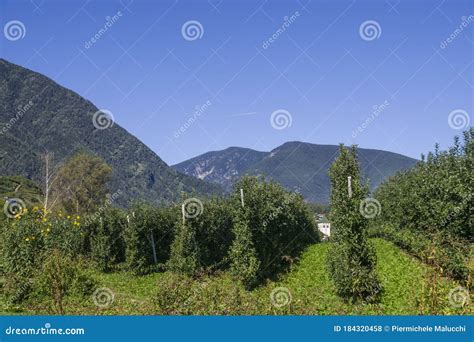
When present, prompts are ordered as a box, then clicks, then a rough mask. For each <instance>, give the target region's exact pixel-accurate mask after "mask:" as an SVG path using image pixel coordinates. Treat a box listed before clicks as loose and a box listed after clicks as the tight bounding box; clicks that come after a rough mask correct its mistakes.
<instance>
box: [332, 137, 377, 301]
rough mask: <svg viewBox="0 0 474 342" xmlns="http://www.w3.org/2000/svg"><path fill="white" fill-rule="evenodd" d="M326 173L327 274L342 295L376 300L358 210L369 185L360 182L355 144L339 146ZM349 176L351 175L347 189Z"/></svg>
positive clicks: (364, 225)
mask: <svg viewBox="0 0 474 342" xmlns="http://www.w3.org/2000/svg"><path fill="white" fill-rule="evenodd" d="M329 175H330V178H331V186H332V188H331V213H330V221H331V228H332V229H331V239H332V240H333V244H332V246H331V249H330V251H329V254H328V260H327V264H328V270H329V273H330V275H331V278H332V280H333V281H334V284H335V286H336V291H337V293H338V294H339V295H340V296H342V297H343V298H345V299H347V300H350V301H357V300H367V301H373V300H376V299H377V298H378V297H379V295H380V293H381V291H382V289H381V285H380V282H379V280H378V278H377V274H376V272H375V264H376V255H375V250H374V248H373V246H372V245H371V244H370V242H369V241H368V239H367V231H366V230H367V226H368V222H367V219H366V218H365V217H364V216H363V215H362V214H361V213H360V211H359V208H360V203H361V202H362V201H363V200H364V199H365V198H366V197H367V194H368V187H367V185H362V184H361V179H360V170H359V164H358V161H357V152H356V148H355V146H353V147H352V148H351V149H348V148H346V147H344V146H343V145H341V146H340V154H339V157H338V158H337V159H336V161H335V162H334V163H333V164H332V166H331V169H330V172H329ZM348 177H351V189H350V190H349V186H348V182H349V181H348ZM350 192H351V195H350V194H349V193H350Z"/></svg>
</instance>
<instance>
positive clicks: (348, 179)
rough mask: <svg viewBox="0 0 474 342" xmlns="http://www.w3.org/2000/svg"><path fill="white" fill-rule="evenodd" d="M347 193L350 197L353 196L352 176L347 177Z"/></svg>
mask: <svg viewBox="0 0 474 342" xmlns="http://www.w3.org/2000/svg"><path fill="white" fill-rule="evenodd" d="M347 193H348V194H349V198H352V177H351V176H349V177H347Z"/></svg>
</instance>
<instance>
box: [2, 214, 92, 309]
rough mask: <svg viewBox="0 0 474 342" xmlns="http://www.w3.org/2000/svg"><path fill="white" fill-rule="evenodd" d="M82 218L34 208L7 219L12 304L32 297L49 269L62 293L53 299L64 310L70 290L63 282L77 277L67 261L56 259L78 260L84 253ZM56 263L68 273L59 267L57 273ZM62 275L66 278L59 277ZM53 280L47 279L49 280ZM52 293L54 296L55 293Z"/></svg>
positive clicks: (8, 286)
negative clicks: (63, 287) (68, 266)
mask: <svg viewBox="0 0 474 342" xmlns="http://www.w3.org/2000/svg"><path fill="white" fill-rule="evenodd" d="M79 219H80V218H79V217H77V216H76V217H71V216H68V217H64V216H62V215H51V214H48V215H46V214H45V213H44V212H43V211H42V210H34V209H33V210H32V211H28V210H24V211H23V212H22V213H21V214H19V215H17V217H16V218H14V219H9V220H7V222H6V223H5V224H4V225H3V229H2V232H1V235H2V236H1V237H2V240H3V241H4V248H3V250H2V252H3V253H2V254H3V255H2V260H3V271H4V273H5V280H6V281H5V288H4V290H5V294H6V296H7V298H8V299H9V301H10V302H11V303H19V302H22V301H24V300H26V299H28V296H30V294H31V293H32V291H34V290H35V289H37V288H38V286H39V285H38V284H39V283H41V282H42V280H41V279H43V280H44V279H46V278H44V277H46V276H47V272H49V274H50V275H51V277H50V278H49V280H51V281H53V280H54V282H55V286H56V285H57V286H59V288H58V289H57V291H58V292H55V293H54V296H55V297H56V299H54V298H52V299H53V301H54V304H55V305H56V309H57V310H59V311H61V310H62V309H61V306H60V302H62V299H63V297H64V295H65V294H66V293H65V292H64V291H63V290H62V285H61V284H62V282H63V281H64V282H65V283H69V280H70V279H73V278H74V279H76V278H77V277H76V275H71V272H72V271H71V270H69V269H66V268H62V266H64V265H63V263H62V264H58V263H56V261H58V262H62V261H63V260H69V261H71V262H75V261H76V260H77V259H78V258H79V257H80V256H81V255H82V254H83V251H84V234H83V231H82V229H81V228H80V222H79ZM53 254H54V256H55V257H53ZM58 255H60V257H59V256H58ZM59 259H61V260H59ZM48 260H49V261H48ZM56 266H58V267H61V271H62V270H65V271H64V273H61V272H59V270H58V272H59V273H57V274H55V271H54V267H56ZM77 269H78V268H75V270H77ZM62 276H64V279H62V278H61V279H60V278H58V277H62ZM41 277H43V278H41ZM71 277H72V278H71ZM40 278H41V279H40ZM79 278H80V279H82V280H84V282H88V281H91V280H90V279H89V278H88V277H79ZM79 278H77V279H79ZM77 279H76V280H77ZM49 280H47V279H46V280H45V281H46V283H48V281H49ZM76 280H74V281H76ZM82 280H78V281H82ZM55 291H56V290H55ZM42 293H43V294H44V293H45V292H42ZM49 294H51V295H53V293H52V292H51V293H49ZM49 294H46V295H47V296H49ZM58 305H59V306H58Z"/></svg>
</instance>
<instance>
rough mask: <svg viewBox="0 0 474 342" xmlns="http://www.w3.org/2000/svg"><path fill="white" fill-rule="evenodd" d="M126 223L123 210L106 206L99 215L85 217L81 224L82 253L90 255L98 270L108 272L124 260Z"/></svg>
mask: <svg viewBox="0 0 474 342" xmlns="http://www.w3.org/2000/svg"><path fill="white" fill-rule="evenodd" d="M126 225H127V221H126V214H125V211H123V210H120V209H117V208H108V209H107V210H104V211H102V213H101V215H100V216H99V217H97V216H96V215H93V216H89V217H86V219H85V222H84V224H83V226H82V228H83V230H84V231H85V234H86V236H85V248H84V251H83V253H84V254H85V255H90V257H91V259H92V260H93V261H94V262H95V264H96V265H97V267H98V269H99V270H100V271H102V272H109V271H111V270H112V268H113V266H114V265H116V264H118V263H121V262H124V261H125V241H124V237H123V236H124V230H125V227H126Z"/></svg>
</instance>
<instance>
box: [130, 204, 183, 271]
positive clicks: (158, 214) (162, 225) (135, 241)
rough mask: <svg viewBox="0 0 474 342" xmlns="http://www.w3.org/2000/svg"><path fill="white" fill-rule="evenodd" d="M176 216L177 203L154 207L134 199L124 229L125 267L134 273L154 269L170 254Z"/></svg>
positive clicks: (177, 212)
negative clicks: (172, 205)
mask: <svg viewBox="0 0 474 342" xmlns="http://www.w3.org/2000/svg"><path fill="white" fill-rule="evenodd" d="M178 217H179V211H178V209H177V208H176V207H168V208H155V207H152V206H150V205H147V204H144V203H136V204H134V205H133V206H132V208H131V209H130V210H129V211H128V213H127V219H126V220H127V227H126V229H125V231H124V241H125V246H126V247H125V249H126V250H125V255H126V262H127V268H128V269H129V270H130V271H132V272H134V273H135V274H145V273H148V272H150V271H152V270H157V269H158V268H159V267H160V266H162V264H163V263H165V262H166V261H167V260H168V259H169V257H170V248H171V242H172V241H173V237H174V234H175V224H176V220H177V218H178Z"/></svg>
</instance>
